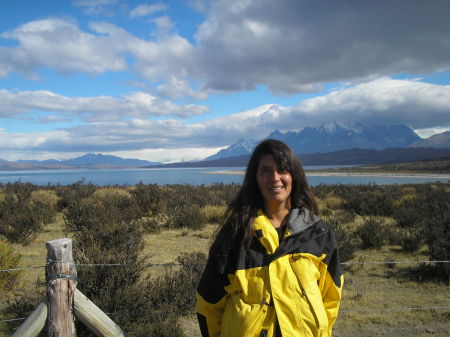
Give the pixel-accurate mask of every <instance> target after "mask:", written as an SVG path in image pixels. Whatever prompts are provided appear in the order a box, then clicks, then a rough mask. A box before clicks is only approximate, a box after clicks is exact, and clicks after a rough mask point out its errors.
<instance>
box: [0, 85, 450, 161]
mask: <svg viewBox="0 0 450 337" xmlns="http://www.w3.org/2000/svg"><path fill="white" fill-rule="evenodd" d="M8 95H9V96H8ZM0 96H1V99H0V101H2V102H9V103H8V104H10V106H11V107H14V106H16V109H19V110H17V111H16V113H18V114H20V113H24V111H25V112H26V110H27V109H29V108H30V106H33V107H34V109H37V107H39V109H44V108H46V109H50V108H53V109H54V110H58V109H63V107H64V106H67V107H71V108H70V110H69V108H66V110H63V111H61V112H60V114H59V115H60V116H75V115H80V113H81V115H82V116H84V112H83V110H85V109H87V107H98V110H97V111H95V112H92V113H91V114H92V115H87V117H86V116H84V117H83V118H85V119H86V120H88V119H89V118H90V119H93V120H94V119H95V123H89V124H84V125H79V126H76V127H72V128H66V129H60V130H56V131H49V132H41V133H29V134H25V133H8V132H6V131H5V130H4V131H3V132H2V133H0V153H2V156H3V155H4V153H12V152H14V151H16V152H22V151H34V152H36V151H49V152H52V153H57V152H72V153H82V152H102V153H108V152H113V151H116V152H121V153H128V152H130V151H131V152H133V151H137V152H141V151H144V152H143V153H145V151H147V152H146V153H152V154H155V156H156V153H162V152H164V151H166V150H167V151H169V152H168V153H171V155H170V156H169V155H167V156H166V157H164V158H163V156H161V157H158V158H163V159H164V160H168V161H172V160H177V158H176V156H177V155H178V154H180V153H182V152H183V151H182V150H180V149H185V150H186V149H199V150H198V151H197V152H195V151H194V152H192V153H191V154H189V153H186V154H185V155H184V156H182V157H179V159H181V158H183V159H186V160H190V159H197V158H200V157H201V156H200V154H201V150H200V149H203V148H204V149H210V150H211V151H212V149H215V148H220V147H223V146H227V145H230V144H231V143H233V142H235V141H236V140H237V139H238V138H241V137H248V138H254V139H262V138H263V137H266V136H267V135H268V134H269V133H270V132H271V131H273V130H274V129H280V130H299V129H301V128H303V127H306V126H314V125H319V124H324V123H327V122H329V121H332V120H339V121H340V122H343V123H352V122H360V123H363V124H367V125H370V124H406V125H409V126H410V127H412V128H414V129H419V130H420V129H439V128H440V129H445V128H450V86H439V85H432V84H428V83H424V82H420V81H408V80H395V79H390V78H382V79H379V80H376V81H372V82H367V83H362V84H359V85H357V86H354V87H344V88H342V89H336V90H334V91H332V92H330V93H328V94H326V95H323V96H320V97H315V98H311V99H308V100H306V101H303V102H300V103H299V104H298V105H296V106H291V107H283V106H280V105H276V104H269V105H264V106H260V107H256V108H254V109H251V110H248V111H244V112H241V113H238V114H233V115H229V116H224V117H220V118H214V119H211V120H207V121H204V122H200V123H190V124H188V123H185V122H183V121H182V120H179V119H164V120H151V119H148V118H147V117H146V115H145V112H144V113H143V112H141V111H146V109H154V108H153V105H154V102H153V99H154V97H152V96H150V95H148V94H145V93H135V94H133V95H130V96H123V97H121V98H119V99H114V98H111V97H96V98H87V99H86V98H68V97H61V96H58V95H56V94H53V93H48V92H31V93H28V92H26V93H23V95H22V96H21V95H20V94H12V93H10V92H6V91H5V90H3V91H2V92H1V95H0ZM42 97H44V98H45V99H44V100H42ZM20 102H28V104H29V105H30V106H24V103H22V105H20V104H19V103H20ZM157 106H158V105H157ZM186 109H188V108H186ZM110 110H111V111H110ZM157 111H159V110H158V109H157ZM424 111H426V112H427V113H426V114H424V113H423V112H424ZM4 112H5V111H3V113H4ZM107 112H108V113H109V112H110V113H112V115H113V116H116V118H115V119H111V118H108V117H103V116H104V115H107V114H108V113H107ZM88 117H89V118H88ZM210 150H207V151H206V152H205V156H204V157H207V156H208V155H209V154H210V153H211V151H210ZM186 151H187V150H186ZM131 152H130V153H131ZM137 152H136V153H137Z"/></svg>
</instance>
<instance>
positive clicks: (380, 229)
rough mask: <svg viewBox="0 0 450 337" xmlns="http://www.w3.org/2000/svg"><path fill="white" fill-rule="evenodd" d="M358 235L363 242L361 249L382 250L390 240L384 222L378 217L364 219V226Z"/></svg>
mask: <svg viewBox="0 0 450 337" xmlns="http://www.w3.org/2000/svg"><path fill="white" fill-rule="evenodd" d="M356 235H357V236H358V237H359V239H360V240H361V248H362V249H367V248H377V249H379V248H381V246H382V245H383V244H384V243H385V242H386V241H387V240H388V238H389V231H388V230H387V228H386V227H385V226H383V220H382V219H380V218H376V217H373V216H371V217H368V218H365V219H364V222H363V224H362V225H361V226H360V227H359V228H358V229H357V230H356Z"/></svg>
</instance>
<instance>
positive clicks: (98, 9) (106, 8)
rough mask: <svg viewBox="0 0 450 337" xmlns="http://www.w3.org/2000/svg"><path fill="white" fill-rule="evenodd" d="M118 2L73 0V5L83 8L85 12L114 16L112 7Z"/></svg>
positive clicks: (111, 0) (114, 0)
mask: <svg viewBox="0 0 450 337" xmlns="http://www.w3.org/2000/svg"><path fill="white" fill-rule="evenodd" d="M116 3H117V0H73V1H72V5H73V6H75V7H81V8H83V11H84V13H85V14H88V15H98V14H104V15H106V16H113V15H114V12H113V11H112V10H111V7H112V6H113V5H115V4H116Z"/></svg>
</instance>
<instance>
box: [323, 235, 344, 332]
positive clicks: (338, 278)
mask: <svg viewBox="0 0 450 337" xmlns="http://www.w3.org/2000/svg"><path fill="white" fill-rule="evenodd" d="M325 254H326V256H325V258H324V259H323V260H322V262H321V263H320V265H319V271H320V279H319V288H320V291H321V294H322V300H323V305H324V307H325V311H326V313H327V317H328V328H329V335H330V336H331V331H332V329H333V325H334V323H335V322H336V318H337V316H338V312H339V305H340V301H341V296H342V286H343V284H344V276H343V275H342V270H341V262H340V259H339V254H338V249H337V244H336V239H335V236H334V233H333V232H331V231H330V232H329V233H328V235H327V240H326V244H325Z"/></svg>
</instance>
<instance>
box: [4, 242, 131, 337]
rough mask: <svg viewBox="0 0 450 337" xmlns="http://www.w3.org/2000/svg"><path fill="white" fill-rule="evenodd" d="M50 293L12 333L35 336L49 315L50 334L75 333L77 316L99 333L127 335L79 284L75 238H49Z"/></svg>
mask: <svg viewBox="0 0 450 337" xmlns="http://www.w3.org/2000/svg"><path fill="white" fill-rule="evenodd" d="M45 246H46V247H47V267H46V272H45V276H46V284H47V286H46V292H47V297H45V298H44V299H43V301H42V302H41V303H40V304H39V305H38V306H37V308H36V309H35V310H34V311H33V313H32V314H31V315H30V316H28V318H27V319H26V320H25V321H24V322H23V323H22V324H21V325H20V326H19V327H18V328H17V330H16V331H15V332H14V333H13V335H12V336H11V337H36V336H37V335H38V334H39V333H40V332H41V331H42V329H43V328H44V326H45V321H46V319H48V324H47V326H48V336H49V337H75V336H76V330H75V324H74V322H75V318H77V319H79V320H80V321H81V322H83V324H85V325H86V326H87V327H88V328H89V329H90V330H91V331H92V332H94V333H95V334H96V335H97V336H98V337H126V335H125V334H124V332H123V331H122V329H121V328H120V327H119V326H118V325H117V324H116V323H115V322H114V321H113V320H112V319H111V318H109V317H108V316H107V315H106V314H105V313H104V312H103V311H101V310H100V309H99V308H98V307H97V306H96V305H95V304H94V303H92V302H91V301H90V300H89V299H88V298H87V297H86V296H84V295H83V294H82V293H81V292H80V291H79V290H78V289H77V288H76V286H77V271H76V268H75V265H74V263H73V255H72V240H71V239H68V238H64V239H57V240H53V241H48V242H47V243H46V244H45Z"/></svg>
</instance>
